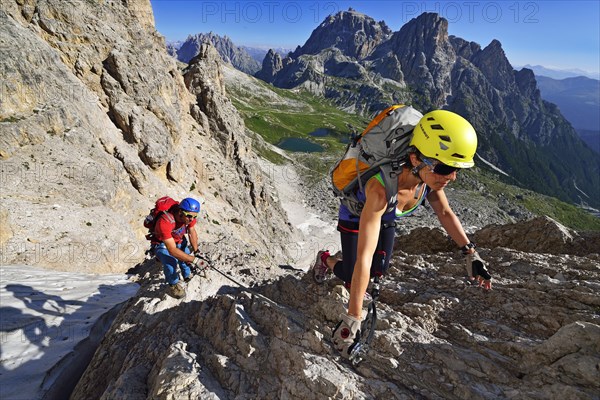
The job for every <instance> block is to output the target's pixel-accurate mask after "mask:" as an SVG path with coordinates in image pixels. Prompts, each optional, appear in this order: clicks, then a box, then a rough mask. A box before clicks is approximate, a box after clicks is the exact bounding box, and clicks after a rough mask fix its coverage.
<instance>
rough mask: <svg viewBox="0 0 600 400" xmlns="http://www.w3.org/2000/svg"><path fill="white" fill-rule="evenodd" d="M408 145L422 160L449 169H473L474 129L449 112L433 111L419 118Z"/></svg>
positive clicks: (475, 139) (475, 143)
mask: <svg viewBox="0 0 600 400" xmlns="http://www.w3.org/2000/svg"><path fill="white" fill-rule="evenodd" d="M410 145H411V146H414V147H416V148H417V150H419V151H420V152H421V154H423V155H424V156H425V157H429V158H435V159H436V160H439V161H441V162H443V163H444V164H446V165H450V166H452V167H456V168H471V167H472V166H473V165H475V163H474V162H473V157H475V150H477V134H476V133H475V129H474V128H473V126H472V125H471V124H470V123H469V121H467V120H466V119H464V118H463V117H461V116H460V115H458V114H455V113H453V112H451V111H447V110H435V111H431V112H428V113H427V114H425V115H423V118H421V120H420V121H419V124H418V125H417V126H416V127H415V129H414V132H413V137H412V139H411V141H410Z"/></svg>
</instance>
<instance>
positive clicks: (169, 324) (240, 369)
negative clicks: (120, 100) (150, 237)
mask: <svg viewBox="0 0 600 400" xmlns="http://www.w3.org/2000/svg"><path fill="white" fill-rule="evenodd" d="M474 237H475V238H476V240H478V243H479V251H480V253H481V255H482V257H484V259H486V260H487V261H488V262H489V263H490V269H491V270H492V271H493V275H494V288H493V290H492V291H490V292H484V291H483V290H482V289H481V288H477V287H474V286H469V285H468V284H466V282H465V281H464V280H463V279H462V276H463V274H464V258H463V257H462V256H461V255H459V254H458V253H459V252H457V251H456V250H455V248H454V247H453V246H452V245H451V243H450V241H449V239H448V237H447V236H446V235H445V234H444V233H443V232H442V231H441V230H439V229H437V228H434V229H431V228H422V229H417V230H414V231H413V232H412V233H411V234H409V235H407V236H401V237H399V238H398V245H397V248H396V250H395V256H394V258H393V260H392V264H391V267H390V272H389V274H388V276H387V277H386V278H385V281H384V283H383V289H382V293H381V296H380V299H379V301H378V310H379V318H378V324H377V329H376V333H375V338H374V341H373V345H372V351H371V353H370V355H369V357H368V358H367V359H366V360H365V361H363V362H362V363H361V364H359V365H358V367H352V366H351V365H350V364H349V363H347V362H346V361H344V360H342V359H341V358H340V357H339V356H338V355H337V353H336V352H335V350H333V349H332V346H331V342H330V339H329V338H330V335H331V331H332V328H333V327H334V325H335V324H336V322H337V321H338V316H339V314H340V313H341V312H343V311H344V310H345V306H346V302H347V301H348V292H347V291H346V289H344V288H343V286H342V285H341V282H340V281H338V280H337V279H336V278H332V279H331V280H330V281H329V282H327V283H326V284H325V285H324V286H319V285H316V284H315V283H313V281H312V277H311V276H310V274H307V273H305V272H301V271H299V272H287V273H285V274H284V271H283V270H276V269H272V270H271V271H269V273H268V275H267V274H264V273H265V272H266V271H263V276H262V278H261V277H260V272H258V273H257V270H256V268H255V267H254V265H253V262H252V261H245V260H241V259H240V260H228V259H227V258H221V259H219V260H217V263H216V264H215V265H216V268H217V269H218V271H216V270H208V271H207V275H206V277H200V276H197V277H195V278H194V279H193V280H192V281H191V283H190V284H189V293H188V297H187V298H186V299H185V300H175V299H172V298H170V297H166V296H165V295H164V294H163V293H162V292H161V291H160V289H159V287H160V284H159V280H160V277H159V276H158V275H157V274H156V273H155V272H152V271H153V270H154V268H155V266H154V265H153V263H152V262H150V263H146V264H144V265H141V266H139V267H138V269H137V273H138V276H139V277H140V283H141V284H142V289H141V291H140V293H139V294H138V296H137V297H136V298H135V299H132V300H131V301H130V302H129V303H128V304H127V305H126V306H125V308H124V310H123V311H122V312H121V313H120V315H119V316H118V318H117V320H116V322H115V323H114V324H113V326H112V327H111V331H110V332H109V334H108V335H107V336H106V337H105V340H104V341H103V343H102V345H101V347H100V349H99V350H98V351H97V352H96V354H95V356H94V359H93V360H92V362H91V364H90V366H89V368H88V369H87V370H86V372H85V374H84V376H83V378H82V379H81V381H80V382H79V384H78V386H77V388H76V390H75V392H74V393H73V395H72V397H71V398H72V399H73V400H75V399H95V398H131V399H150V398H152V399H176V398H214V399H237V398H248V399H255V398H261V399H281V398H288V399H324V398H337V399H354V398H394V399H423V398H426V399H483V398H485V399H488V398H506V399H540V400H541V399H547V398H570V399H593V398H596V397H597V394H598V390H600V384H599V382H600V380H599V379H598V378H599V377H600V375H599V372H598V365H600V347H599V344H600V325H599V324H598V322H599V321H598V313H597V309H598V306H599V305H600V295H599V292H598V288H599V285H600V269H599V267H598V263H599V261H600V256H599V255H598V250H599V249H600V241H599V239H600V238H599V237H595V238H593V237H587V238H583V237H581V236H579V235H578V234H577V233H575V232H573V231H569V230H568V229H566V228H564V227H562V226H560V225H558V224H557V223H555V222H554V221H552V220H549V219H544V218H541V219H537V220H532V221H529V222H526V223H519V224H512V225H507V226H488V227H486V228H485V229H482V230H479V231H478V232H476V234H475V236H474ZM519 239H520V240H519ZM584 243H585V244H586V245H587V246H589V247H590V248H592V250H591V251H590V248H586V245H584V246H582V244H584ZM550 253H552V254H550ZM238 262H242V263H243V266H244V268H243V269H242V270H240V269H238V268H236V267H235V265H236V263H238ZM278 271H279V272H278ZM219 272H220V273H222V274H225V275H222V274H220V273H219ZM277 275H279V277H276V276H277ZM231 279H233V281H232V280H231ZM238 283H241V284H242V285H244V286H245V289H243V288H241V287H240V286H239V285H238Z"/></svg>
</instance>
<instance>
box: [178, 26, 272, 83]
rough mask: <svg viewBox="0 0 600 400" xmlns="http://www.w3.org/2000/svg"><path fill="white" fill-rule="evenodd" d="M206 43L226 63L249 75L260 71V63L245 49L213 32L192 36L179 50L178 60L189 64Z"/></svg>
mask: <svg viewBox="0 0 600 400" xmlns="http://www.w3.org/2000/svg"><path fill="white" fill-rule="evenodd" d="M204 43H210V44H212V45H213V46H214V47H215V49H216V50H217V52H218V53H219V55H220V56H221V58H222V59H223V61H224V62H226V63H229V64H231V65H233V66H234V67H235V68H237V69H239V70H240V71H243V72H245V73H247V74H250V75H252V74H254V73H256V72H257V71H258V70H260V63H259V62H258V61H256V60H255V59H254V58H252V56H251V55H250V54H249V53H248V52H247V51H246V50H245V49H243V48H241V47H238V46H236V45H235V44H234V43H233V42H232V41H231V39H229V38H228V37H227V36H224V37H221V36H219V35H217V34H215V33H213V32H209V33H198V34H195V35H190V36H188V38H187V39H186V40H185V41H184V42H183V44H182V45H181V47H179V49H178V50H177V52H176V54H177V59H178V60H179V61H181V62H184V63H188V62H190V60H191V59H193V58H194V57H196V55H197V54H198V53H199V52H200V49H201V47H202V45H203V44H204Z"/></svg>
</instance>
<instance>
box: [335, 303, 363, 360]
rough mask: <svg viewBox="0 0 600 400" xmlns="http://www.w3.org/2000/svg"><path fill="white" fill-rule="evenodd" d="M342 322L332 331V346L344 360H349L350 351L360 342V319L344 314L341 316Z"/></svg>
mask: <svg viewBox="0 0 600 400" xmlns="http://www.w3.org/2000/svg"><path fill="white" fill-rule="evenodd" d="M340 317H341V318H342V320H341V321H340V322H339V323H338V324H337V325H336V327H335V329H334V330H333V334H332V339H333V345H334V347H335V349H336V350H337V351H339V352H340V353H342V356H343V357H344V358H350V355H351V353H352V350H353V349H354V347H355V346H356V344H357V343H358V341H359V340H360V319H358V318H354V317H352V316H350V315H348V314H346V313H343V314H341V316H340Z"/></svg>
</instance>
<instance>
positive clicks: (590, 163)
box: [255, 10, 600, 208]
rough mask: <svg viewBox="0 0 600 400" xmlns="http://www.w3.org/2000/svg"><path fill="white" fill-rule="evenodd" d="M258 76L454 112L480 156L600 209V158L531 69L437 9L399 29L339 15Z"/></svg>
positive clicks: (353, 101)
mask: <svg viewBox="0 0 600 400" xmlns="http://www.w3.org/2000/svg"><path fill="white" fill-rule="evenodd" d="M255 76H256V77H258V78H260V79H263V80H266V81H267V82H270V83H272V84H273V85H275V86H278V87H283V88H304V89H306V90H308V91H310V92H312V93H314V94H317V95H320V96H324V97H326V98H328V99H330V100H332V101H333V102H335V103H336V104H337V105H339V106H340V107H341V108H343V109H345V110H348V111H351V112H359V113H364V114H367V115H370V114H372V113H374V112H375V111H380V110H382V109H383V108H385V107H386V106H389V105H390V104H394V103H408V104H412V105H414V106H416V107H417V108H419V109H421V110H422V111H423V112H427V111H429V110H432V109H437V108H446V109H449V110H451V111H454V112H457V113H458V114H460V115H462V116H464V117H465V118H467V119H468V120H469V121H470V122H471V123H472V124H473V125H474V127H475V129H476V130H477V132H479V147H478V154H480V155H481V156H483V157H484V158H485V159H487V160H489V161H490V162H492V163H493V164H494V165H496V166H498V167H499V168H501V169H502V170H504V171H507V172H508V173H509V174H510V175H511V176H512V177H513V178H514V179H515V180H516V181H517V182H518V184H520V185H522V186H525V187H527V188H529V189H532V190H535V191H538V192H540V193H544V194H547V195H551V196H554V197H558V198H560V199H561V200H564V201H568V202H572V203H578V204H582V205H591V206H593V207H596V208H598V207H600V200H598V199H600V189H599V188H600V159H598V157H597V154H595V153H594V152H593V150H591V149H590V148H588V147H587V146H586V145H585V144H584V143H583V142H582V141H581V139H580V138H579V137H578V135H577V133H576V132H575V130H574V129H573V127H572V126H570V124H569V123H568V122H567V121H566V120H565V119H564V117H563V116H562V115H561V114H560V111H559V110H558V109H557V107H556V106H555V105H553V104H551V103H548V102H545V101H543V100H542V98H541V97H540V92H539V90H538V88H537V84H536V80H535V77H534V75H533V72H532V71H531V70H529V69H522V70H521V71H515V70H513V68H512V66H511V65H510V63H509V61H508V59H507V57H506V55H505V53H504V51H503V49H502V45H501V43H500V42H499V41H497V40H493V41H492V42H491V43H490V44H489V45H487V46H486V47H485V48H483V49H482V48H481V46H480V45H479V44H477V43H474V42H468V41H466V40H464V39H461V38H457V37H453V36H449V35H448V21H446V20H445V19H444V18H441V17H440V16H439V15H437V14H434V13H423V14H421V15H420V16H419V17H417V18H415V19H413V20H411V21H409V22H408V23H406V24H405V25H404V26H402V28H401V29H400V30H399V31H398V32H394V33H392V32H391V31H390V30H389V28H387V26H386V25H385V23H383V22H375V21H374V20H373V19H372V18H370V17H368V16H366V15H364V14H360V13H357V12H355V11H352V10H351V11H345V12H340V13H338V14H336V15H332V16H329V17H328V18H327V19H326V20H325V21H323V23H321V25H319V26H318V27H317V28H316V29H315V30H314V31H313V33H312V35H311V36H310V38H309V39H308V40H307V42H306V43H305V44H304V46H302V47H299V48H298V49H296V51H295V52H294V53H292V54H290V55H289V56H288V57H286V58H284V59H283V60H281V61H280V60H278V59H277V58H276V57H275V56H274V55H273V54H272V53H269V54H267V56H266V57H265V59H264V61H263V68H262V70H261V71H259V72H258V73H257V74H256V75H255ZM565 157H566V158H567V159H577V160H582V163H581V164H579V165H576V164H577V163H564V162H563V160H564V159H565ZM583 160H585V161H583ZM584 165H585V166H584ZM578 188H579V189H578Z"/></svg>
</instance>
